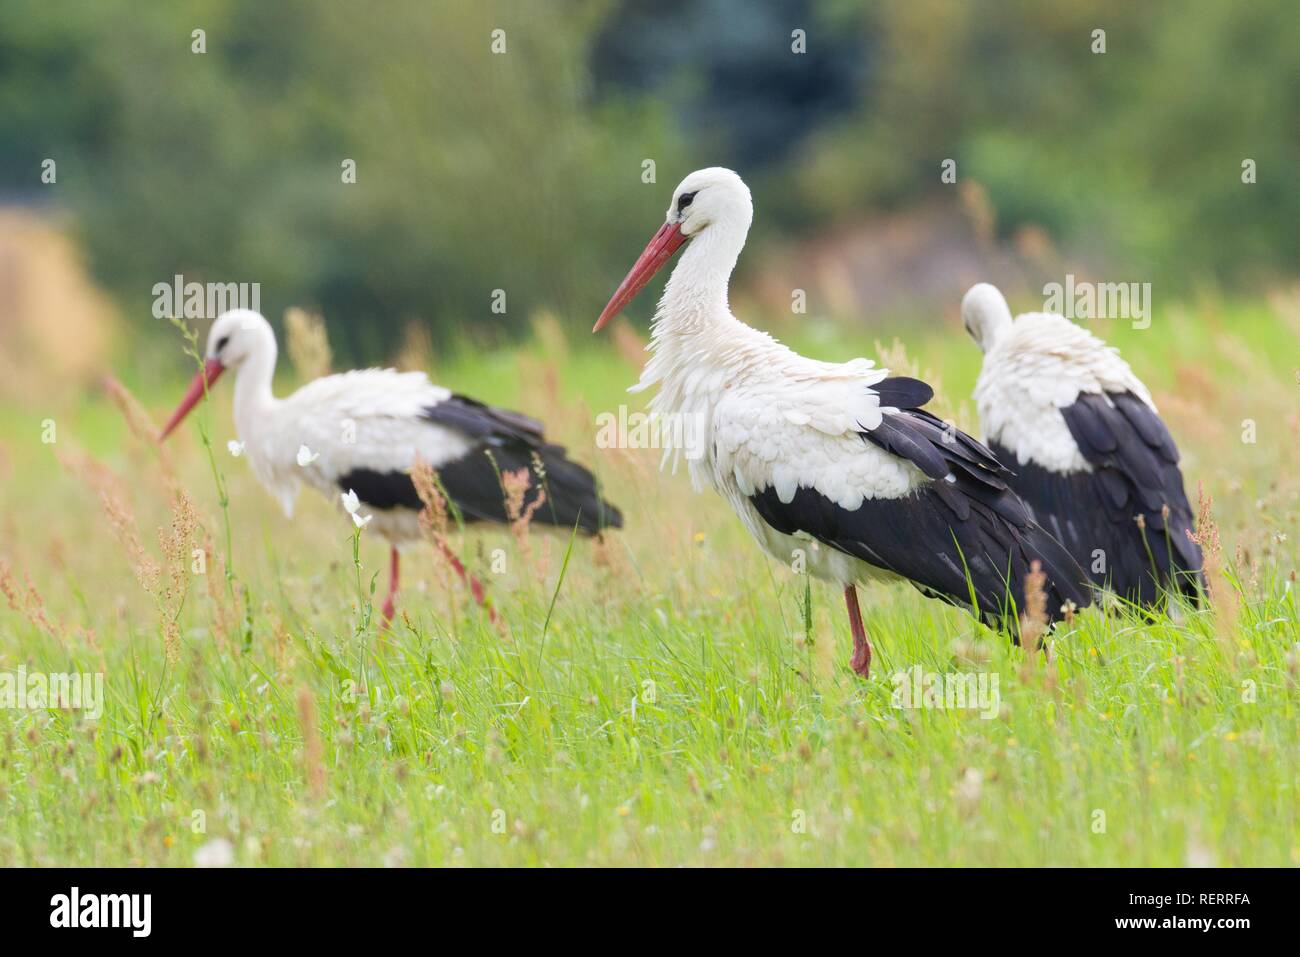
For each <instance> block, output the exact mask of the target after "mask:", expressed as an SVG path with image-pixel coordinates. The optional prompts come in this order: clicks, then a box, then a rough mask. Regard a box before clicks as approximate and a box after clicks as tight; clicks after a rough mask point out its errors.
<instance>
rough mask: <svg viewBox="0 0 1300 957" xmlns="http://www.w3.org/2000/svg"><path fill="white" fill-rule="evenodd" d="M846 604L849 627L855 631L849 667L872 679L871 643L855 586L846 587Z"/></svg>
mask: <svg viewBox="0 0 1300 957" xmlns="http://www.w3.org/2000/svg"><path fill="white" fill-rule="evenodd" d="M844 603H845V604H846V605H848V606H849V627H850V628H851V629H852V630H853V657H852V658H850V659H849V667H850V668H852V669H853V670H854V671H855V672H857V673H858V674H859V675H861V676H862V677H863V678H869V677H871V642H869V641H867V629H866V628H864V627H863V625H862V609H861V608H859V607H858V590H857V588H855V587H854V586H853V585H845V586H844Z"/></svg>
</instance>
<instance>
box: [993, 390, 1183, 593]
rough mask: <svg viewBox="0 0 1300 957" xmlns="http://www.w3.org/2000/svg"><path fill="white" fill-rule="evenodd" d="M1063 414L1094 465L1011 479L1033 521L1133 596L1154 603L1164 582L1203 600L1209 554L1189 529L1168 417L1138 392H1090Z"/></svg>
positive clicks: (1032, 471) (1101, 580)
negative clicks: (1203, 556) (1203, 560)
mask: <svg viewBox="0 0 1300 957" xmlns="http://www.w3.org/2000/svg"><path fill="white" fill-rule="evenodd" d="M1061 415H1062V416H1063V417H1064V419H1065V424H1066V426H1067V427H1068V428H1069V430H1070V434H1071V435H1072V436H1073V437H1074V440H1075V442H1076V443H1078V446H1079V451H1080V453H1082V455H1083V457H1084V459H1085V460H1086V461H1087V462H1088V464H1089V465H1091V466H1092V468H1093V470H1092V471H1091V472H1072V473H1067V474H1062V473H1059V472H1050V471H1048V470H1046V469H1044V468H1042V467H1040V466H1038V465H1035V464H1033V463H1028V464H1025V465H1021V466H1018V468H1017V475H1016V478H1015V479H1014V480H1013V482H1012V484H1013V485H1014V486H1015V489H1016V491H1017V492H1019V493H1020V495H1021V496H1022V497H1023V498H1024V500H1025V501H1026V502H1027V503H1028V504H1029V506H1030V507H1031V508H1032V510H1033V513H1034V516H1035V518H1036V519H1037V520H1038V521H1039V522H1041V523H1042V524H1043V525H1044V526H1046V527H1047V528H1048V529H1049V530H1051V531H1052V532H1053V533H1054V534H1055V535H1056V536H1057V537H1058V538H1059V539H1060V540H1061V541H1062V542H1063V543H1064V544H1065V546H1066V547H1067V548H1068V549H1069V550H1070V552H1071V553H1072V554H1073V555H1074V557H1075V558H1076V559H1077V560H1078V561H1079V563H1080V564H1081V565H1083V566H1084V567H1085V568H1087V569H1088V570H1089V574H1090V576H1091V578H1092V580H1093V581H1094V582H1095V583H1096V584H1098V585H1104V586H1106V587H1109V588H1112V589H1113V590H1115V591H1116V592H1117V593H1118V594H1120V595H1122V596H1123V597H1125V598H1127V599H1129V600H1130V601H1135V602H1138V603H1140V604H1142V605H1144V606H1145V605H1153V604H1155V603H1157V602H1158V601H1159V598H1160V590H1161V589H1162V588H1176V589H1178V590H1179V591H1181V592H1183V593H1184V594H1185V595H1187V596H1188V597H1190V598H1193V599H1195V598H1197V596H1198V594H1199V591H1200V590H1201V589H1202V588H1203V584H1204V583H1203V579H1202V572H1201V550H1200V548H1199V547H1198V546H1197V545H1196V543H1195V542H1193V541H1192V540H1191V539H1190V538H1189V537H1188V535H1187V532H1188V531H1189V530H1191V529H1192V527H1193V519H1192V508H1191V505H1190V503H1189V502H1188V501H1187V493H1186V492H1185V491H1184V488H1183V475H1182V472H1181V471H1180V470H1179V468H1178V448H1177V446H1176V445H1175V444H1174V440H1173V436H1171V435H1170V434H1169V429H1168V428H1167V427H1166V426H1165V424H1164V422H1162V421H1161V420H1160V417H1159V416H1158V415H1156V413H1155V412H1154V411H1153V410H1152V409H1151V407H1150V406H1149V405H1147V404H1146V403H1145V402H1143V401H1142V400H1141V399H1140V398H1139V397H1138V396H1136V395H1134V394H1133V393H1132V392H1120V393H1083V394H1081V395H1080V396H1079V398H1078V399H1077V400H1076V401H1075V402H1074V403H1073V404H1072V405H1069V406H1067V407H1065V408H1063V409H1062V410H1061ZM999 451H1000V452H1002V454H1004V455H1009V453H1007V452H1005V451H1004V450H999ZM1166 507H1167V508H1168V517H1167V518H1166V516H1165V509H1166ZM1139 517H1140V518H1141V521H1142V525H1145V528H1143V527H1142V526H1141V525H1139V524H1138V519H1139Z"/></svg>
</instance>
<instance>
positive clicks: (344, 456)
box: [160, 309, 623, 621]
mask: <svg viewBox="0 0 1300 957" xmlns="http://www.w3.org/2000/svg"><path fill="white" fill-rule="evenodd" d="M275 359H276V344H275V334H274V333H273V332H272V331H271V324H270V323H269V322H267V321H266V319H265V318H264V317H263V316H261V315H260V314H258V313H256V312H252V311H250V310H246V309H236V310H232V311H230V312H226V313H223V314H222V315H221V316H220V317H218V318H217V320H216V322H215V323H214V324H213V326H212V329H211V331H210V332H209V333H208V343H207V351H206V358H205V360H204V364H203V368H202V370H200V371H199V372H198V374H197V375H195V377H194V381H193V382H192V383H191V384H190V387H189V391H188V392H187V393H186V394H185V397H184V399H182V400H181V403H180V405H179V406H178V407H177V409H176V411H175V412H174V413H173V414H172V417H171V419H170V420H169V421H168V422H167V424H166V426H164V428H163V430H162V434H161V436H160V439H165V438H166V437H167V436H168V435H169V434H170V433H171V432H172V430H173V429H175V428H176V426H177V425H179V424H180V422H181V420H182V419H184V418H185V416H186V415H187V414H188V413H189V411H190V410H191V409H192V408H194V406H195V405H197V404H198V402H199V401H200V400H201V399H202V398H203V397H204V396H205V395H206V394H207V392H208V390H209V389H210V388H211V387H212V385H213V384H214V383H215V382H216V381H217V378H218V377H219V376H220V375H221V373H222V372H223V371H225V370H226V369H232V370H234V373H235V429H236V431H237V433H238V435H239V439H240V442H239V443H237V444H235V445H234V446H232V450H234V449H238V450H239V451H240V452H241V453H242V454H246V455H247V458H248V462H249V464H250V465H251V466H252V467H253V472H254V473H255V474H256V475H257V477H258V479H259V480H260V481H261V483H262V484H263V485H264V486H265V487H266V488H267V489H268V490H269V491H270V492H271V493H272V494H273V495H275V496H276V497H277V498H278V499H279V501H280V504H281V506H282V507H283V509H284V512H285V515H286V517H290V518H291V517H292V516H293V506H294V501H295V499H296V498H297V494H298V490H299V488H300V486H301V485H303V484H307V485H310V486H312V487H313V488H315V489H317V490H318V491H320V492H321V493H323V494H324V495H325V496H326V497H327V498H329V499H331V500H332V501H334V502H335V503H336V504H341V505H342V506H343V507H344V508H346V509H347V510H348V511H349V512H350V513H351V514H352V517H353V521H355V522H356V523H357V524H358V525H361V524H367V525H370V524H372V525H373V528H374V530H375V531H377V532H378V533H379V534H380V535H381V536H383V537H384V538H385V539H387V540H388V542H389V544H390V546H391V566H390V578H389V588H388V596H387V598H386V599H385V601H384V605H383V615H384V619H385V620H386V621H388V620H391V619H392V617H393V612H394V603H395V600H396V597H397V587H398V561H399V558H398V549H399V548H400V547H402V546H404V545H406V544H408V543H410V542H413V541H416V540H418V539H420V537H421V531H420V523H419V513H420V511H421V509H422V508H423V503H422V502H421V499H420V496H419V494H418V493H417V492H416V488H415V484H414V483H413V481H412V479H411V475H410V470H411V468H412V467H413V466H414V465H415V464H416V462H417V460H419V461H423V462H426V463H428V464H429V465H430V466H431V467H432V468H433V469H434V470H435V471H436V472H437V475H438V479H439V484H440V487H441V491H442V492H443V493H445V495H446V497H447V499H448V500H449V501H450V503H451V506H452V507H453V508H454V509H456V510H458V511H459V514H460V516H461V518H462V519H463V521H464V522H466V523H471V522H480V521H482V522H500V523H505V522H508V521H509V520H510V519H511V517H512V516H511V515H509V514H508V512H507V506H506V502H505V494H504V491H503V488H502V480H501V475H502V474H503V473H506V472H514V473H516V474H518V473H519V470H525V471H526V474H527V477H528V480H529V484H528V488H527V489H526V490H524V492H523V501H522V502H521V503H520V507H519V511H521V512H523V513H525V514H527V513H528V512H529V511H531V512H532V518H531V521H533V522H538V523H541V524H545V525H556V526H560V527H563V528H569V529H572V528H575V527H576V528H578V529H580V530H581V531H583V532H586V533H589V534H595V533H597V532H600V531H601V530H602V529H605V528H619V527H621V526H622V524H623V518H622V515H621V514H620V513H619V511H618V509H616V508H615V507H614V506H613V505H611V504H609V502H606V501H605V500H603V499H602V498H601V497H600V495H599V494H598V491H597V488H596V481H595V479H594V478H593V476H592V474H591V473H590V472H589V471H587V469H585V468H583V467H582V466H581V465H578V464H577V463H576V462H572V461H570V460H569V459H568V458H567V457H566V455H565V451H564V449H563V448H561V447H559V446H558V445H552V444H550V443H549V442H547V441H546V439H545V437H544V436H543V434H542V423H540V422H538V421H537V420H536V419H532V418H529V417H528V416H526V415H521V414H520V413H518V412H509V411H507V410H505V409H498V408H494V407H492V406H489V405H484V404H483V403H481V402H476V401H475V400H473V399H468V398H466V397H465V396H462V395H457V394H456V393H454V392H451V391H450V390H448V389H444V388H443V387H441V386H437V385H434V384H433V383H431V382H430V381H429V380H428V378H426V377H425V375H424V373H423V372H397V371H395V370H393V369H364V370H358V371H354V372H345V373H342V374H340V375H330V376H324V377H322V378H320V379H316V380H315V381H313V382H309V383H308V384H307V385H305V386H303V387H302V388H301V389H299V390H298V391H297V392H294V393H293V394H292V395H290V396H287V397H286V398H283V399H278V398H276V397H275V396H274V395H272V393H271V379H272V376H273V374H274V372H275ZM447 558H448V560H449V561H450V562H451V563H452V565H453V567H454V568H455V570H456V572H457V573H458V574H459V575H460V576H461V578H462V579H466V578H467V576H466V574H465V571H464V567H463V566H462V565H461V564H460V561H459V559H457V558H456V556H455V555H454V554H452V553H450V551H448V552H447ZM469 583H470V585H471V588H472V590H473V592H474V597H475V598H476V599H477V600H478V601H479V602H480V604H482V603H483V592H482V586H481V585H479V583H478V582H477V581H474V580H472V579H469Z"/></svg>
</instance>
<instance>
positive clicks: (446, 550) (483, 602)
mask: <svg viewBox="0 0 1300 957" xmlns="http://www.w3.org/2000/svg"><path fill="white" fill-rule="evenodd" d="M437 542H438V549H439V550H440V551H441V552H442V557H443V558H445V559H447V564H449V565H451V567H452V571H454V572H455V573H456V576H457V577H458V578H460V580H461V583H462V584H464V585H467V586H469V593H470V594H471V595H473V596H474V601H476V602H478V605H479V607H480V608H486V609H487V613H488V621H490V622H493V623H494V624H495V623H496V620H497V610H496V609H495V608H493V607H492V606H491V605H490V604H488V600H487V592H486V591H485V590H484V588H483V583H482V582H481V581H479V580H478V579H477V578H475V577H474V576H473V575H471V574H469V573H468V572H467V571H465V565H464V563H463V562H462V561H461V560H460V559H459V558H457V557H456V553H455V552H453V551H452V550H451V546H450V545H448V544H447V541H446V539H444V538H442V537H441V536H438V538H437Z"/></svg>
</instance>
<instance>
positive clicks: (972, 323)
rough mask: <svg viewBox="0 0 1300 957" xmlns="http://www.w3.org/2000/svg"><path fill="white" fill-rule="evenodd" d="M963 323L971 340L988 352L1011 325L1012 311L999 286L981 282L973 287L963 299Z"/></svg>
mask: <svg viewBox="0 0 1300 957" xmlns="http://www.w3.org/2000/svg"><path fill="white" fill-rule="evenodd" d="M961 321H962V325H964V326H965V327H966V331H967V332H968V333H970V336H971V338H972V339H974V340H975V342H976V343H977V344H978V345H979V347H980V348H981V349H983V350H984V351H985V352H988V351H989V349H990V348H991V347H992V345H993V343H994V342H995V341H996V340H997V338H998V336H999V335H1001V334H1002V333H1003V332H1004V331H1005V330H1006V328H1007V327H1008V326H1009V325H1011V309H1010V307H1009V306H1008V305H1007V301H1006V299H1004V298H1003V296H1002V293H1000V292H999V291H998V287H997V286H993V285H990V284H989V283H986V282H981V283H977V284H975V285H974V286H971V287H970V289H969V290H967V292H966V295H965V296H963V297H962V300H961Z"/></svg>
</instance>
